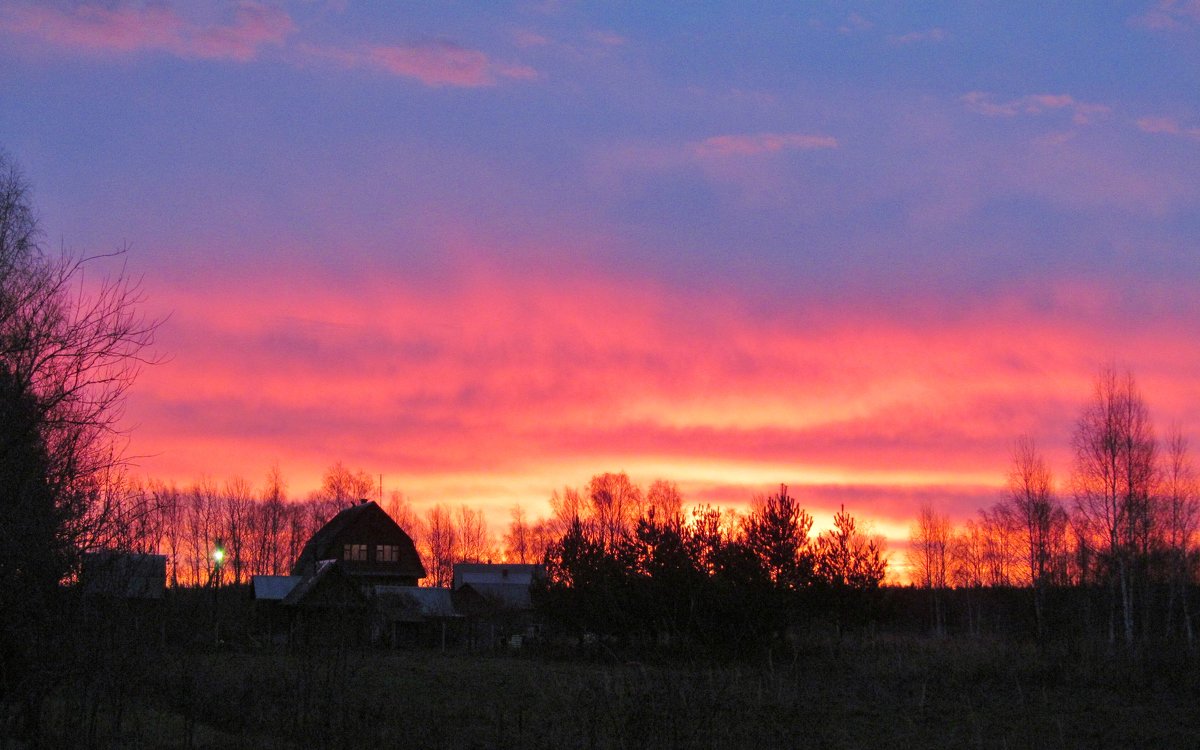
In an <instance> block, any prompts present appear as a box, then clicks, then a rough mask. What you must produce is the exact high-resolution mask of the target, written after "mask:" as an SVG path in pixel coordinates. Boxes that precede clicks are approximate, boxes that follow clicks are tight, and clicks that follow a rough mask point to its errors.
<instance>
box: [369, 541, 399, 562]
mask: <svg viewBox="0 0 1200 750" xmlns="http://www.w3.org/2000/svg"><path fill="white" fill-rule="evenodd" d="M399 560H400V547H399V546H397V545H395V544H376V545H375V562H389V563H394V562H398V561H399Z"/></svg>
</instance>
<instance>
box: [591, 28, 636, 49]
mask: <svg viewBox="0 0 1200 750" xmlns="http://www.w3.org/2000/svg"><path fill="white" fill-rule="evenodd" d="M588 37H589V38H590V39H591V40H592V41H593V42H596V43H597V44H602V45H604V46H605V47H622V46H624V45H625V44H626V43H627V42H628V40H627V39H626V38H625V37H623V36H621V35H620V34H617V33H615V32H612V31H593V32H592V33H590V34H588Z"/></svg>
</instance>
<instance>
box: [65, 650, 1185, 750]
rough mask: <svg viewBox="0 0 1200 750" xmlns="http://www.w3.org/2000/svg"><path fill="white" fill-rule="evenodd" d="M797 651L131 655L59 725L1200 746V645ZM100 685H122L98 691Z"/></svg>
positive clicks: (547, 739) (166, 731) (189, 741)
mask: <svg viewBox="0 0 1200 750" xmlns="http://www.w3.org/2000/svg"><path fill="white" fill-rule="evenodd" d="M789 651H790V654H791V655H790V656H789V657H788V658H787V659H780V658H779V657H778V656H776V657H775V658H773V659H769V658H766V657H764V658H763V659H761V660H760V661H759V662H757V663H754V664H746V663H739V664H720V665H717V664H681V663H668V662H664V663H651V662H645V661H643V662H629V661H618V660H616V659H614V658H613V657H611V655H610V656H609V657H608V658H606V659H605V658H602V657H601V656H599V655H596V656H595V657H594V658H581V657H579V656H574V657H572V658H569V659H564V658H550V657H548V656H546V655H531V654H506V655H487V656H481V655H468V654H462V653H456V654H442V653H438V652H432V651H399V652H380V651H353V650H327V651H312V652H308V653H303V654H295V653H291V654H263V653H254V654H247V653H188V652H179V653H175V654H173V655H165V656H164V655H163V654H161V653H160V654H158V655H156V656H153V657H145V658H140V657H136V656H131V655H128V654H126V655H124V656H122V657H121V661H120V663H114V664H112V665H110V666H111V669H110V670H102V669H101V670H95V671H96V673H97V674H101V675H103V674H104V673H105V671H109V672H111V677H112V680H114V681H115V682H114V683H113V684H110V685H108V686H107V689H106V685H105V679H104V678H103V677H102V676H101V677H99V678H97V681H96V682H95V683H94V684H93V685H91V686H90V687H89V686H87V685H82V686H76V687H74V688H71V689H64V690H62V691H59V692H57V696H56V697H55V698H54V699H52V700H51V701H49V706H50V708H49V709H48V713H49V715H48V716H47V717H46V718H47V725H48V726H47V727H46V728H47V729H49V730H50V732H49V734H51V735H52V736H54V735H56V734H57V736H58V739H59V740H60V741H61V742H62V744H63V745H69V746H78V745H85V744H94V745H97V746H123V747H124V746H130V747H132V746H140V747H156V746H162V747H213V748H223V749H226V748H238V747H347V748H349V747H418V748H568V747H569V748H576V747H577V748H653V747H681V748H742V747H752V748H774V747H816V748H856V747H922V748H941V747H945V748H950V747H955V748H959V747H978V748H1038V747H1046V748H1051V747H1113V748H1118V747H1120V748H1127V747H1196V743H1197V737H1200V712H1197V710H1196V706H1197V698H1198V697H1200V677H1198V675H1200V670H1198V667H1197V662H1196V661H1194V660H1188V659H1179V658H1167V657H1163V658H1157V657H1155V656H1154V655H1153V654H1142V655H1140V656H1139V657H1138V658H1137V659H1135V660H1128V659H1119V658H1115V657H1111V656H1109V655H1106V654H1105V653H1104V652H1103V651H1102V650H1099V651H1096V652H1091V651H1080V650H1073V651H1070V652H1068V651H1044V650H1038V649H1037V648H1035V647H1032V646H1018V645H1013V644H1009V643H1001V642H995V641H986V640H966V639H959V640H933V639H926V638H918V637H895V638H893V637H887V638H885V637H879V638H868V639H858V640H853V641H848V640H842V641H826V642H819V643H818V642H813V643H809V644H806V645H803V646H800V647H797V648H794V649H790V650H789ZM118 684H119V685H121V686H122V687H121V688H120V689H119V690H113V689H112V688H114V687H116V686H117V685H118ZM97 694H104V695H109V696H111V697H110V698H109V699H107V700H99V701H96V700H92V701H89V700H87V696H88V695H93V696H94V695H97ZM89 707H90V708H89ZM85 708H87V709H88V710H86V711H85V710H84V709H85ZM118 717H119V718H118ZM118 723H119V726H118Z"/></svg>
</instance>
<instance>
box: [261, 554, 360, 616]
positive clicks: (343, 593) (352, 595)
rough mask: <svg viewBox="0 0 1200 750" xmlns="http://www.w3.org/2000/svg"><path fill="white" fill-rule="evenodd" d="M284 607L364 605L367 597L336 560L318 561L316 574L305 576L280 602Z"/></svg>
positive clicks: (345, 606)
mask: <svg viewBox="0 0 1200 750" xmlns="http://www.w3.org/2000/svg"><path fill="white" fill-rule="evenodd" d="M280 604H283V605H284V606H287V607H297V606H305V607H313V606H315V607H326V608H329V607H334V608H351V607H355V608H356V607H365V606H366V604H367V600H366V598H365V597H364V596H363V595H362V592H361V591H360V590H359V587H358V584H356V583H354V582H353V581H352V580H351V579H350V577H349V576H347V575H346V573H345V572H344V571H343V570H342V566H340V565H338V563H337V560H321V561H320V562H319V563H317V571H316V573H314V574H312V575H310V576H304V577H303V578H302V580H301V581H300V582H298V583H297V584H296V585H295V586H294V587H293V588H292V590H291V591H289V592H288V593H287V596H285V597H283V599H282V600H281V601H280Z"/></svg>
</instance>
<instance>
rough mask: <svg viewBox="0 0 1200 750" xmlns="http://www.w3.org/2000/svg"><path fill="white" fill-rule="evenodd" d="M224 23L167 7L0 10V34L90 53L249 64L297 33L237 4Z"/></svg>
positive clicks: (251, 6) (274, 14)
mask: <svg viewBox="0 0 1200 750" xmlns="http://www.w3.org/2000/svg"><path fill="white" fill-rule="evenodd" d="M232 16H233V17H232V19H231V20H230V21H229V22H227V23H224V24H209V25H200V24H195V23H192V22H189V21H187V20H185V19H184V18H183V17H182V16H180V15H179V14H178V13H176V12H175V11H174V10H172V9H171V8H170V7H167V6H159V5H146V6H129V5H117V6H113V7H110V6H102V5H93V4H82V5H78V6H75V7H73V8H71V9H69V10H67V9H61V8H56V7H53V6H41V5H24V4H20V5H12V6H10V7H8V8H7V9H5V10H2V11H0V31H2V32H4V33H7V34H10V35H15V36H20V37H26V38H29V39H34V40H37V41H40V42H43V43H46V44H49V45H52V46H54V47H58V48H61V49H68V50H73V51H78V52H83V53H89V54H135V53H139V52H167V53H169V54H173V55H177V56H179V57H184V58H195V59H205V60H234V61H238V62H248V61H250V60H253V59H255V58H256V57H257V56H258V53H259V51H260V50H261V49H262V48H263V47H264V46H279V45H282V44H283V43H284V41H285V40H286V39H287V37H288V36H290V35H291V34H292V33H293V32H295V30H296V25H295V24H294V23H293V22H292V19H291V18H290V17H289V16H288V14H286V13H284V12H283V11H281V10H279V9H277V8H271V7H268V6H264V5H259V4H257V3H248V2H244V3H240V4H238V5H237V6H236V7H235V8H234V10H233V14H232Z"/></svg>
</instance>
